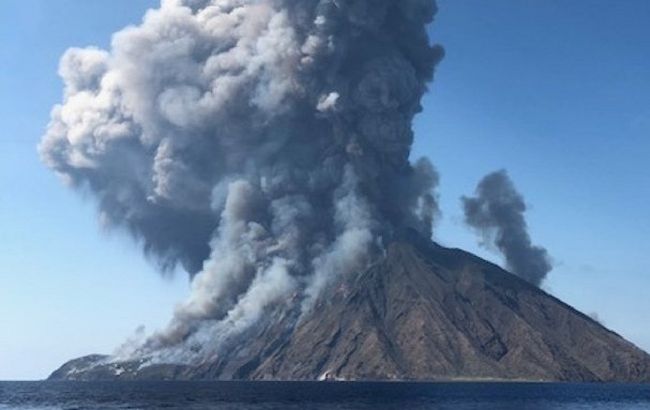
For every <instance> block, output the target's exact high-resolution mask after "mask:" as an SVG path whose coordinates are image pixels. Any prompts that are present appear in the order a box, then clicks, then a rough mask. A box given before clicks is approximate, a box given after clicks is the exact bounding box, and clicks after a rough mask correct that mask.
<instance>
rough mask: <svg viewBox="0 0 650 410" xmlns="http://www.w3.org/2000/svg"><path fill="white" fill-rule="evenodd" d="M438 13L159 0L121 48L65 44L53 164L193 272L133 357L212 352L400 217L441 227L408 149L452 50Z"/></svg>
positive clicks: (409, 5) (342, 0)
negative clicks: (170, 312) (433, 34)
mask: <svg viewBox="0 0 650 410" xmlns="http://www.w3.org/2000/svg"><path fill="white" fill-rule="evenodd" d="M435 12H436V7H435V3H434V1H433V0H163V1H162V3H161V6H160V8H159V9H156V10H151V11H149V12H148V13H147V14H146V16H145V17H144V20H143V21H142V23H141V24H140V25H138V26H134V27H129V28H126V29H124V30H122V31H120V32H118V33H116V34H115V35H114V37H113V41H112V46H111V49H110V50H109V51H103V50H99V49H96V48H86V49H78V48H75V49H70V50H68V51H67V52H66V53H65V55H64V56H63V58H62V60H61V65H60V71H59V72H60V75H61V77H62V78H63V80H64V83H65V93H64V99H63V102H62V104H60V105H57V106H56V107H54V109H53V110H52V119H51V123H50V124H49V127H48V129H47V133H46V135H45V136H44V138H43V141H42V143H41V145H40V147H39V150H40V153H41V156H42V158H43V160H44V162H45V163H46V164H47V165H48V166H49V167H50V168H52V169H53V170H54V171H55V172H56V173H58V174H59V175H60V176H61V177H63V178H64V180H65V181H67V182H68V183H69V184H70V185H71V186H73V187H75V188H77V189H79V190H82V191H84V192H89V193H91V194H92V195H93V196H94V197H95V198H96V199H97V202H98V206H99V211H100V215H101V220H102V221H103V223H104V224H106V225H107V226H109V227H116V228H125V229H126V230H128V232H130V233H131V234H132V235H133V236H134V237H135V238H136V240H137V241H139V243H141V244H142V246H143V249H144V251H145V252H146V254H147V255H149V256H151V257H153V258H154V259H155V260H157V261H158V262H159V263H160V265H161V267H162V268H163V269H173V268H174V267H175V266H177V265H178V264H181V265H182V266H183V267H184V268H185V269H186V270H187V271H188V272H189V273H190V274H191V275H192V276H193V280H192V292H191V295H190V296H189V298H188V300H187V301H186V302H185V303H183V304H182V305H181V306H179V307H178V309H177V311H176V313H175V316H174V318H173V320H172V322H171V324H170V326H169V328H168V329H166V330H165V331H163V332H161V333H160V334H158V335H156V336H155V337H153V338H151V339H150V340H149V341H148V342H147V343H145V345H144V346H141V347H139V348H138V349H137V350H139V352H138V354H153V353H152V352H156V354H158V355H160V356H161V357H162V359H164V360H193V359H196V358H200V357H205V355H206V354H211V353H213V352H214V349H217V348H218V344H219V343H220V342H219V341H220V340H222V339H223V338H226V337H227V335H230V334H233V333H237V332H238V331H240V330H243V329H245V328H246V327H248V326H250V325H251V324H253V323H255V321H256V320H258V319H259V318H260V316H261V315H263V314H264V313H265V312H266V311H268V310H269V309H270V308H271V307H273V306H277V305H278V304H291V305H292V306H300V307H301V308H302V309H303V310H304V309H308V308H309V306H310V303H311V301H312V300H313V299H314V298H315V297H316V296H317V295H318V292H319V289H320V288H321V287H322V286H326V284H327V283H328V281H330V280H331V278H333V277H335V276H336V275H345V274H347V273H350V272H353V271H355V270H358V269H360V268H362V267H364V266H365V265H366V264H367V263H368V261H369V260H371V259H372V257H373V255H375V254H376V253H377V252H379V251H381V247H382V243H383V242H384V241H385V240H386V239H388V238H390V236H391V235H392V233H393V232H394V231H395V230H396V229H400V228H402V227H406V226H407V227H412V228H415V229H417V230H419V231H420V232H422V233H423V234H424V235H427V236H428V235H430V234H431V226H432V221H433V218H434V217H435V215H436V213H437V204H436V200H435V196H434V193H433V191H434V189H435V187H436V185H437V182H438V177H437V174H436V172H435V170H434V168H433V167H432V165H431V164H430V163H429V162H428V161H426V160H420V161H418V162H417V163H415V164H411V163H410V162H409V153H410V148H411V144H412V141H413V133H412V130H411V121H412V119H413V116H414V115H415V114H416V113H418V112H419V111H420V109H421V107H420V99H421V97H422V95H423V93H424V92H425V91H426V84H427V83H428V82H429V81H430V80H431V79H432V76H433V71H434V67H435V65H436V63H437V62H438V61H439V60H440V58H441V57H442V50H441V48H439V47H437V46H431V45H430V43H429V39H428V36H427V32H426V25H427V24H428V23H430V22H431V21H432V19H433V16H434V14H435ZM207 341H210V343H206V342H207ZM129 354H133V352H131V353H129ZM162 359H161V360H162Z"/></svg>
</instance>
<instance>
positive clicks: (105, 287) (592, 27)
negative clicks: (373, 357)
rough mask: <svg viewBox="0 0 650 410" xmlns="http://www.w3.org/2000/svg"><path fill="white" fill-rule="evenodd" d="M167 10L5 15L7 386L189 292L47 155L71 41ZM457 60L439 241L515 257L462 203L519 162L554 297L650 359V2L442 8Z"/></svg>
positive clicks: (2, 205) (433, 110)
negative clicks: (46, 162)
mask: <svg viewBox="0 0 650 410" xmlns="http://www.w3.org/2000/svg"><path fill="white" fill-rule="evenodd" d="M156 4H157V2H156V1H153V0H110V1H108V0H84V1H81V0H13V1H12V0H10V1H7V2H5V3H4V4H3V7H2V10H1V11H0V119H2V124H3V133H2V135H0V240H1V241H2V242H1V243H2V246H1V247H0V380H2V379H33V378H42V377H45V376H46V375H47V374H48V373H49V372H50V371H51V370H53V369H54V368H55V367H57V366H58V365H60V364H61V363H62V362H63V361H65V360H67V359H70V358H72V357H75V356H79V355H83V354H88V353H95V352H111V351H112V350H113V349H114V348H115V347H116V346H117V345H119V344H120V343H121V342H122V341H124V339H125V338H126V337H128V336H129V335H130V334H131V333H132V332H133V331H134V330H135V329H136V328H137V327H138V326H139V325H140V324H144V325H146V326H147V327H148V328H149V329H155V328H157V327H160V326H162V325H163V324H164V323H165V322H166V321H167V320H168V319H169V317H170V315H171V311H172V309H173V306H174V304H175V303H176V302H178V301H180V300H181V299H182V298H183V296H184V295H185V293H186V291H187V287H188V284H187V280H186V278H185V277H184V276H183V275H182V274H179V275H176V276H175V277H168V278H161V277H160V275H159V274H157V273H156V272H155V269H154V268H153V267H152V266H151V265H150V264H149V263H147V261H146V260H144V259H143V257H142V256H141V255H140V253H139V252H138V251H137V250H136V249H135V247H134V245H133V243H132V242H130V241H129V240H128V238H124V237H122V236H121V235H120V234H117V233H108V232H103V231H101V230H100V228H99V225H98V224H97V216H96V213H95V210H94V206H93V203H92V200H91V199H90V198H83V197H81V196H79V195H78V194H75V193H72V192H70V191H69V190H67V189H66V188H65V187H64V186H63V185H62V184H61V183H60V182H59V181H58V180H57V179H56V177H54V176H53V175H52V174H51V173H50V172H49V171H47V170H46V169H45V168H44V166H42V165H41V164H40V162H39V160H38V157H37V155H36V148H35V147H36V144H37V142H38V140H39V139H40V136H41V135H42V133H43V131H44V128H45V126H46V124H47V121H48V118H49V110H50V108H51V106H52V105H53V104H55V103H57V102H58V101H59V100H60V98H61V91H62V90H61V83H60V80H59V79H58V77H57V74H56V70H57V65H58V59H59V57H60V55H61V54H62V53H63V51H65V49H66V48H68V47H70V46H87V45H97V46H100V47H107V46H108V44H109V42H110V36H111V33H113V32H114V31H116V30H118V29H120V28H122V27H124V26H125V25H127V24H133V23H137V22H138V21H139V20H140V18H141V16H142V14H143V12H144V10H146V9H147V8H148V7H152V6H155V5H156ZM439 5H440V13H439V15H438V18H437V21H436V23H435V24H434V25H433V26H432V29H431V32H432V36H433V38H434V40H435V41H436V42H439V43H442V44H443V45H444V46H445V48H446V50H447V56H446V58H445V60H444V61H443V62H442V64H441V65H440V67H439V70H438V73H437V77H436V81H435V82H434V83H433V85H432V87H431V93H430V94H429V95H428V96H427V97H426V99H425V102H424V112H423V113H422V114H421V115H420V116H419V117H418V119H417V121H416V124H415V129H416V146H415V152H414V156H421V155H426V156H429V157H430V158H431V159H432V160H433V161H434V163H435V164H436V165H437V167H438V169H439V171H440V172H441V174H442V184H441V187H440V194H441V203H442V208H443V212H444V219H443V220H442V221H441V222H440V224H439V226H438V229H437V231H436V239H437V240H438V241H440V242H441V243H443V244H445V245H449V246H456V247H462V248H465V249H468V250H470V251H473V252H476V253H478V254H480V255H481V256H484V257H486V258H488V259H491V260H493V261H496V262H500V258H499V256H498V255H494V254H492V253H490V252H489V251H487V250H485V249H481V248H480V247H478V246H477V244H476V240H475V237H474V235H473V234H472V233H471V232H470V231H468V230H467V229H466V228H464V227H463V224H462V216H461V211H460V207H459V199H458V198H459V197H460V196H461V195H463V194H471V193H472V191H473V189H474V187H475V185H476V183H477V181H478V180H479V179H480V178H481V177H482V176H483V175H484V174H486V173H488V172H490V171H493V170H496V169H500V168H507V169H508V170H509V172H510V174H511V176H512V177H513V179H514V180H515V183H516V184H517V186H518V187H519V189H520V190H521V191H522V192H523V194H524V195H525V197H526V199H527V202H528V203H529V204H530V205H531V210H530V211H529V213H528V218H529V224H530V226H531V233H532V236H533V239H534V241H535V242H536V243H538V244H541V245H544V246H546V247H548V249H549V251H550V253H551V254H552V256H553V258H554V261H555V263H556V268H555V270H554V271H553V272H552V273H551V275H550V277H549V280H548V281H547V283H546V285H545V288H546V289H547V290H548V291H549V292H551V293H552V294H554V295H556V296H558V297H559V298H561V299H563V300H565V301H566V302H568V303H570V304H572V305H574V306H575V307H577V308H579V309H580V310H582V311H584V312H586V313H592V312H595V313H597V314H598V315H599V317H600V318H601V319H602V321H603V322H604V323H605V324H606V325H607V326H609V327H611V328H613V329H614V330H615V331H617V332H619V333H621V334H622V335H624V336H626V337H628V338H630V339H631V340H632V341H633V342H635V343H637V344H638V345H640V346H641V347H644V348H645V349H650V326H648V323H650V298H648V297H647V294H648V289H650V275H649V273H650V272H649V270H650V269H649V268H648V266H650V239H649V238H648V233H649V232H650V212H649V210H650V172H648V169H647V166H648V158H650V53H648V50H650V27H649V26H648V24H647V22H648V21H650V2H648V1H646V0H626V1H624V2H623V1H616V0H609V1H604V0H575V1H571V2H567V1H563V0H544V1H542V0H531V1H526V2H519V1H513V0H494V1H490V2H486V1H484V0H440V2H439Z"/></svg>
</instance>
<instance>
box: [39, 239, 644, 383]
mask: <svg viewBox="0 0 650 410" xmlns="http://www.w3.org/2000/svg"><path fill="white" fill-rule="evenodd" d="M294 322H295V321H294V320H291V319H290V318H287V317H283V316H281V315H278V316H275V317H272V316H271V317H269V318H268V319H267V321H266V322H265V323H261V324H260V326H258V327H257V328H256V329H255V330H252V331H251V332H249V334H247V335H244V337H242V339H241V340H240V341H239V342H238V343H235V344H233V346H232V347H231V348H230V349H227V352H226V353H225V354H222V355H221V356H219V357H215V358H213V359H212V360H210V361H208V362H206V363H204V364H202V365H197V366H176V365H157V366H154V367H141V366H140V364H139V363H135V362H127V363H109V362H106V357H102V356H91V357H87V358H82V359H77V360H75V361H72V362H69V363H67V364H66V365H64V366H63V367H62V368H61V369H59V370H57V371H56V372H54V373H53V374H52V376H51V378H52V379H72V380H97V379H106V380H111V379H247V380H263V379H264V380H317V379H323V378H328V379H345V380H359V379H373V380H378V379H379V380H405V379H408V380H450V379H458V380H463V379H472V380H476V379H500V380H544V381H629V382H641V381H650V356H649V355H648V354H646V353H645V352H643V351H641V350H640V349H638V348H637V347H635V346H634V345H632V344H631V343H629V342H627V341H626V340H624V339H623V338H621V337H620V336H618V335H617V334H615V333H613V332H611V331H609V330H607V329H606V328H604V327H603V326H602V325H600V324H599V323H597V322H595V321H594V320H592V319H591V318H589V317H587V316H585V315H583V314H582V313H580V312H578V311H576V310H574V309H573V308H571V307H570V306H568V305H566V304H564V303H562V302H561V301H559V300H557V299H556V298H554V297H552V296H550V295H548V294H546V293H544V292H543V291H541V290H539V289H538V288H536V287H534V286H531V285H529V284H528V283H527V282H524V281H522V280H520V279H519V278H517V277H515V276H513V275H511V274H509V273H508V272H506V271H504V270H502V269H500V268H499V267H497V266H495V265H493V264H490V263H488V262H486V261H484V260H482V259H479V258H477V257H475V256H473V255H471V254H469V253H466V252H463V251H460V250H456V249H446V248H442V247H440V246H438V245H436V244H434V243H431V242H429V241H425V240H422V239H420V238H418V237H417V236H416V235H414V234H410V235H405V236H404V237H403V238H402V239H401V240H399V241H396V242H394V243H392V244H391V245H390V246H389V247H388V250H387V253H386V255H385V257H384V258H383V259H382V260H381V261H379V262H378V263H377V264H376V265H375V266H373V267H372V268H370V269H369V270H367V271H366V272H364V273H363V274H360V275H358V276H356V277H354V278H348V279H346V280H344V281H342V282H341V283H339V284H337V286H334V287H332V288H331V289H329V290H327V291H325V292H324V293H323V294H322V296H321V298H320V301H319V302H318V303H317V305H316V306H315V308H314V309H313V313H311V314H310V316H309V317H306V318H303V320H301V321H300V322H299V323H298V324H297V325H295V326H294V325H293V323H294Z"/></svg>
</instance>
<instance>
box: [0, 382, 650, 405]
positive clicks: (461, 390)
mask: <svg viewBox="0 0 650 410" xmlns="http://www.w3.org/2000/svg"><path fill="white" fill-rule="evenodd" d="M9 409H11V410H14V409H15V410H73V409H75V410H99V409H102V410H103V409H106V410H113V409H134V410H135V409H143V410H144V409H171V410H175V409H179V410H180V409H183V410H199V409H200V410H204V409H218V410H270V409H282V410H285V409H286V410H292V409H300V410H303V409H304V410H309V409H314V410H334V409H336V410H343V409H368V410H370V409H373V410H382V409H408V410H419V409H435V410H446V409H454V410H478V409H481V410H483V409H486V410H488V409H489V410H501V409H503V410H526V409H532V410H568V409H572V410H574V409H575V410H577V409H585V410H587V409H589V410H604V409H616V410H637V409H638V410H641V409H648V410H650V385H616V384H536V383H329V382H314V383H281V382H277V383H276V382H261V383H255V382H151V383H149V382H146V383H145V382H124V383H101V382H89V383H75V382H0V410H9Z"/></svg>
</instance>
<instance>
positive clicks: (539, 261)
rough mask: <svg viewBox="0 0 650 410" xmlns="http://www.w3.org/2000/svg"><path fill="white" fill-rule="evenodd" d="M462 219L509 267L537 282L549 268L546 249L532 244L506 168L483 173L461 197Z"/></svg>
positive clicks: (523, 209)
mask: <svg viewBox="0 0 650 410" xmlns="http://www.w3.org/2000/svg"><path fill="white" fill-rule="evenodd" d="M462 203H463V209H464V212H465V222H466V223H467V224H468V225H469V226H471V227H472V228H474V229H475V230H476V231H477V232H479V233H480V234H481V235H482V236H483V239H484V245H494V246H496V248H498V249H499V251H501V253H502V254H503V256H504V257H505V260H506V265H507V268H508V269H509V270H511V271H512V272H513V273H514V274H516V275H518V276H520V277H521V278H523V279H525V280H527V281H528V282H530V283H532V284H534V285H536V286H539V285H540V284H541V283H542V281H543V280H544V278H546V275H547V274H548V273H549V272H550V271H551V270H552V269H553V266H552V264H551V261H550V258H549V255H548V252H547V251H546V249H544V248H542V247H539V246H534V245H533V244H532V241H531V239H530V235H529V234H528V226H527V224H526V219H525V217H524V214H525V212H526V203H525V201H524V198H523V197H522V196H521V194H520V193H519V192H517V190H516V188H515V186H514V184H513V183H512V180H511V179H510V177H509V176H508V174H507V172H506V171H504V170H502V171H497V172H494V173H491V174H489V175H487V176H485V177H484V178H483V179H482V180H481V182H480V183H479V184H478V186H477V188H476V196H475V197H471V198H468V197H463V198H462Z"/></svg>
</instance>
